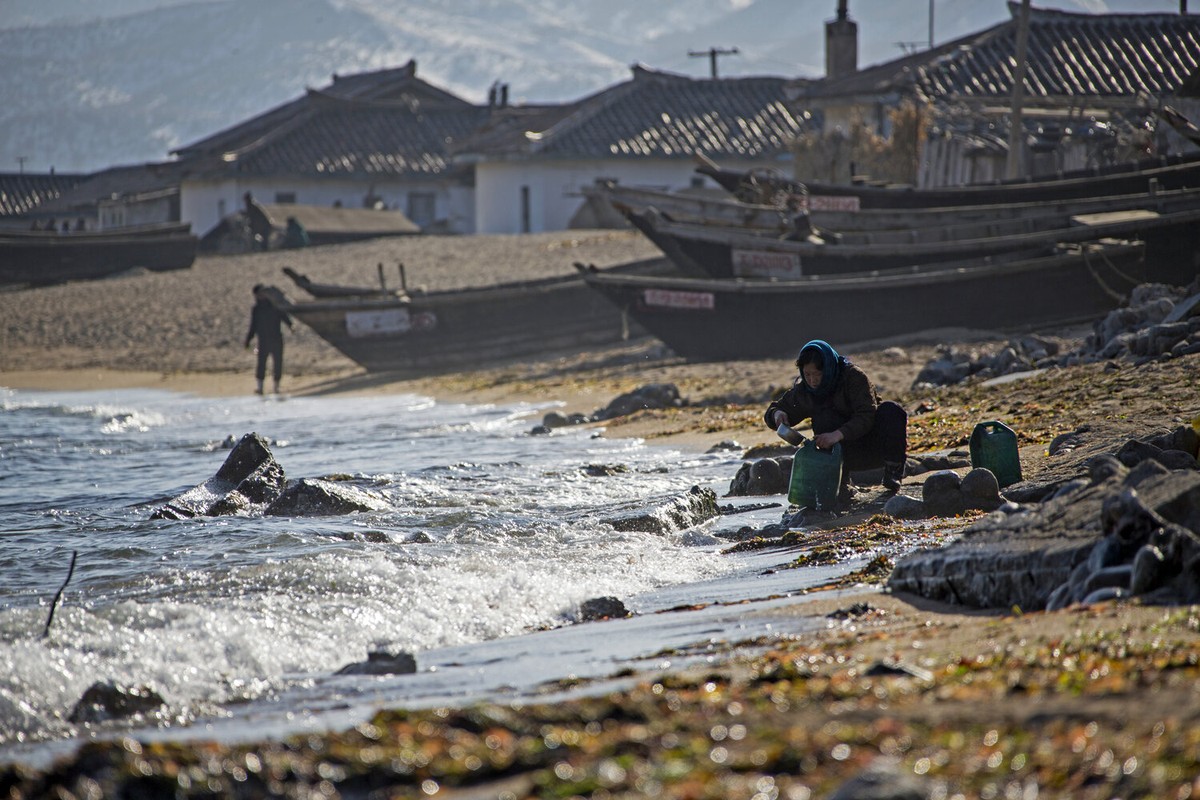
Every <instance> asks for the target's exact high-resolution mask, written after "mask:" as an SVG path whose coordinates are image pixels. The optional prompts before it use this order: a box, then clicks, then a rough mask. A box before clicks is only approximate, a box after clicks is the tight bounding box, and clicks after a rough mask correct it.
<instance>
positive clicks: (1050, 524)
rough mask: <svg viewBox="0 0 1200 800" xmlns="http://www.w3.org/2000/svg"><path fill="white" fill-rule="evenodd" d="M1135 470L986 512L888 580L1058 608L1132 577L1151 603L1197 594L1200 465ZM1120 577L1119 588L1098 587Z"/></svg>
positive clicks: (933, 594)
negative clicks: (1021, 507)
mask: <svg viewBox="0 0 1200 800" xmlns="http://www.w3.org/2000/svg"><path fill="white" fill-rule="evenodd" d="M1139 469H1147V468H1143V467H1139V468H1135V470H1133V471H1131V472H1130V473H1129V474H1128V475H1126V476H1125V480H1124V481H1122V480H1120V479H1119V478H1118V477H1117V476H1115V475H1114V476H1113V477H1111V478H1109V479H1108V480H1104V481H1101V482H1100V483H1096V484H1093V485H1092V486H1089V487H1088V488H1085V489H1082V490H1079V491H1076V492H1073V493H1071V494H1069V495H1067V496H1064V497H1060V498H1055V499H1053V500H1049V501H1047V502H1046V503H1044V504H1042V505H1041V506H1039V507H1036V508H1030V509H1028V510H1026V511H1025V513H1020V514H1012V515H1007V516H1005V515H1001V514H990V515H988V516H987V517H985V518H983V519H981V520H979V521H978V522H976V523H974V524H972V525H970V526H968V527H967V528H966V529H964V531H963V533H962V535H961V536H960V537H959V538H958V539H957V540H955V541H954V542H952V543H950V544H949V545H946V546H945V547H942V548H939V549H937V550H930V551H922V552H919V553H914V554H912V555H910V556H908V557H906V558H904V559H902V560H901V561H900V562H899V563H897V564H896V567H895V569H893V571H892V574H891V576H890V578H889V580H888V586H889V588H890V589H892V590H893V591H906V592H912V593H914V594H919V595H921V596H924V597H928V598H931V599H938V600H943V601H948V602H954V603H960V604H963V605H970V606H975V607H980V608H1009V607H1012V606H1014V605H1015V606H1019V607H1020V608H1022V609H1026V610H1036V609H1040V608H1046V607H1052V608H1061V607H1064V606H1065V605H1069V604H1070V603H1073V602H1099V600H1097V598H1107V599H1111V598H1113V597H1118V596H1129V595H1130V594H1131V589H1132V586H1133V585H1134V584H1136V585H1137V586H1138V588H1139V590H1140V589H1142V588H1144V587H1152V588H1151V590H1150V591H1151V593H1150V594H1148V595H1146V597H1147V598H1153V600H1154V601H1155V602H1164V603H1168V602H1169V603H1194V602H1197V601H1198V600H1200V571H1198V570H1200V534H1198V533H1197V531H1200V472H1196V471H1175V472H1169V473H1165V474H1162V473H1157V472H1154V473H1153V474H1149V473H1148V474H1147V476H1146V477H1144V478H1143V479H1142V480H1141V482H1140V483H1138V485H1137V488H1136V489H1135V488H1134V487H1133V486H1132V485H1131V484H1132V483H1133V482H1134V481H1135V480H1136V479H1137V477H1138V475H1137V474H1136V473H1137V472H1138V470H1139ZM1146 545H1152V546H1153V547H1156V548H1158V549H1159V550H1160V551H1161V552H1162V555H1163V559H1162V561H1161V563H1158V564H1156V563H1154V561H1155V560H1156V556H1154V555H1153V553H1149V554H1145V553H1144V548H1145V546H1146ZM1113 568H1118V570H1123V571H1109V570H1113ZM1097 574H1099V577H1096V576H1097ZM1122 580H1123V581H1124V582H1125V585H1124V587H1123V588H1121V590H1120V591H1118V590H1117V589H1115V588H1114V587H1112V586H1098V584H1101V583H1107V582H1109V581H1115V582H1117V583H1120V582H1122ZM1122 592H1123V595H1122Z"/></svg>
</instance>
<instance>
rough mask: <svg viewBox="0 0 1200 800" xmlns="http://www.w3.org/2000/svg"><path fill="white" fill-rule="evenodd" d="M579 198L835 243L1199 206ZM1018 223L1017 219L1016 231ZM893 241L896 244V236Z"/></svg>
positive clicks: (1151, 196)
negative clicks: (840, 204)
mask: <svg viewBox="0 0 1200 800" xmlns="http://www.w3.org/2000/svg"><path fill="white" fill-rule="evenodd" d="M584 195H585V196H586V197H588V200H589V202H591V203H595V204H600V203H604V204H607V205H609V206H610V207H612V209H613V210H614V211H616V212H619V213H620V215H621V219H623V220H626V221H628V215H629V214H630V213H641V212H644V211H646V210H647V209H650V208H654V209H656V210H657V211H658V212H659V213H661V214H662V215H663V216H665V217H667V218H669V219H671V220H674V221H676V222H690V223H697V224H701V225H710V226H715V227H725V228H739V229H746V230H749V231H753V232H758V233H764V234H767V235H774V236H785V235H791V234H794V233H796V232H798V231H808V230H811V229H816V230H817V231H819V232H820V233H821V235H822V236H823V237H824V238H826V239H829V238H831V237H833V236H839V237H842V240H843V241H848V240H849V238H848V235H849V234H856V233H869V234H876V233H879V232H886V231H893V232H895V231H901V232H903V235H904V236H907V235H908V233H909V232H910V231H911V230H913V229H914V228H934V227H948V226H967V225H970V224H972V223H976V224H979V225H980V226H981V228H980V229H981V230H984V231H986V230H988V226H991V230H992V231H994V232H992V233H986V232H984V233H976V234H974V235H975V236H988V235H991V236H995V235H1000V231H1001V230H1012V231H1018V232H1028V231H1030V230H1033V229H1034V227H1033V226H1040V227H1041V229H1045V228H1046V227H1049V225H1050V224H1052V223H1054V222H1056V221H1060V222H1062V223H1064V224H1065V222H1066V221H1067V220H1068V219H1069V218H1070V217H1073V216H1078V215H1080V214H1096V213H1101V212H1108V211H1127V210H1130V209H1135V208H1141V209H1148V210H1151V211H1157V212H1159V213H1160V214H1162V213H1167V212H1170V211H1181V210H1186V209H1188V208H1197V207H1200V184H1198V185H1197V186H1196V187H1193V188H1188V189H1170V190H1159V189H1157V188H1156V187H1154V188H1151V189H1149V190H1147V191H1142V192H1131V193H1128V194H1120V195H1111V196H1101V197H1084V198H1070V199H1066V200H1037V201H1033V202H1025V203H987V204H978V205H966V206H935V207H932V208H875V209H861V210H858V211H835V210H821V211H818V210H810V211H808V212H805V211H803V210H801V209H799V208H792V207H789V206H787V205H786V204H777V205H764V204H754V203H743V202H742V201H740V200H737V199H735V198H733V197H726V198H714V197H711V196H704V195H697V194H692V193H685V192H664V191H658V190H654V189H646V188H642V187H637V186H625V185H622V184H614V183H611V182H609V183H606V184H602V185H597V186H593V187H588V188H587V189H584ZM1010 221H1012V224H1011V225H1008V227H1007V228H1000V227H996V226H997V225H998V224H1006V223H1009V222H1010ZM1019 221H1024V223H1023V225H1024V227H1022V222H1019ZM1029 221H1032V222H1029ZM967 230H968V229H967V228H966V227H960V228H959V230H958V232H957V233H956V234H955V235H954V238H966V232H967ZM893 240H895V241H903V239H900V238H894V239H893ZM879 241H887V240H886V239H880V240H879Z"/></svg>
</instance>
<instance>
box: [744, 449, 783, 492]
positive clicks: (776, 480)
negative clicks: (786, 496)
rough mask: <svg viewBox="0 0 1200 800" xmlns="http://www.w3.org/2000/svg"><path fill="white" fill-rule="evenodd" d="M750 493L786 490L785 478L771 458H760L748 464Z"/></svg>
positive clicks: (776, 462) (777, 464) (777, 463)
mask: <svg viewBox="0 0 1200 800" xmlns="http://www.w3.org/2000/svg"><path fill="white" fill-rule="evenodd" d="M748 488H749V492H750V494H755V495H758V494H782V493H783V492H785V491H787V478H786V477H785V476H784V474H783V470H782V469H780V467H779V462H778V461H776V460H775V459H773V458H760V459H759V460H758V461H755V462H753V463H752V464H751V465H750V485H749V487H748Z"/></svg>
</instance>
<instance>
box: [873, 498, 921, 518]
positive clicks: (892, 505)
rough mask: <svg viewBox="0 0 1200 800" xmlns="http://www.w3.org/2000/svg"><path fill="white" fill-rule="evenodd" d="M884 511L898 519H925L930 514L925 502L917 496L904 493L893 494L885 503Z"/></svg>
mask: <svg viewBox="0 0 1200 800" xmlns="http://www.w3.org/2000/svg"><path fill="white" fill-rule="evenodd" d="M883 513H885V514H887V515H889V516H892V517H895V518H896V519H923V518H924V517H927V516H929V515H928V513H927V512H926V511H925V504H924V503H922V502H921V501H920V500H918V499H916V498H915V497H909V496H907V495H903V494H896V495H892V496H891V497H889V498H888V500H887V502H886V503H884V504H883Z"/></svg>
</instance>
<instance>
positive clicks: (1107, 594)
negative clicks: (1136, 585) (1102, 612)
mask: <svg viewBox="0 0 1200 800" xmlns="http://www.w3.org/2000/svg"><path fill="white" fill-rule="evenodd" d="M1126 597H1129V590H1128V589H1123V588H1121V587H1119V586H1105V587H1102V588H1100V589H1097V590H1096V591H1094V592H1092V593H1090V594H1088V595H1087V596H1086V597H1084V598H1083V599H1082V600H1080V601H1079V602H1080V603H1082V604H1083V605H1085V606H1090V605H1094V604H1096V603H1107V602H1108V601H1110V600H1124V599H1125V598H1126Z"/></svg>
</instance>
